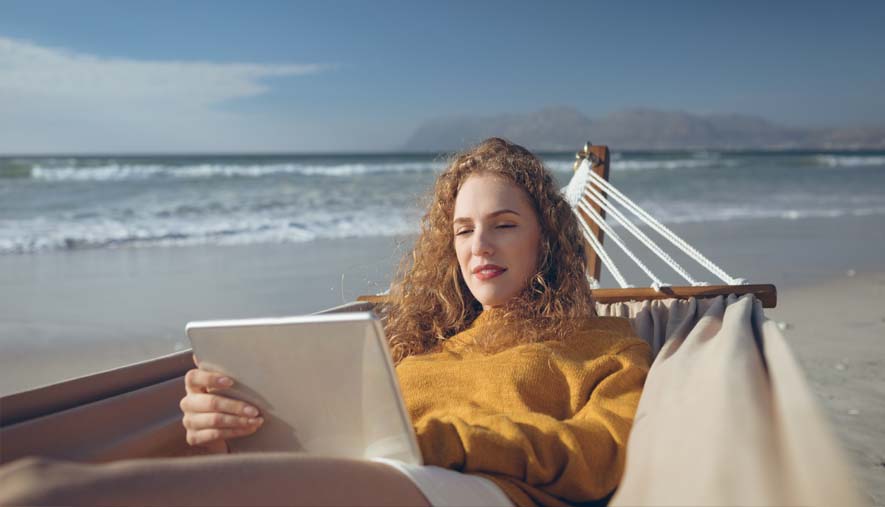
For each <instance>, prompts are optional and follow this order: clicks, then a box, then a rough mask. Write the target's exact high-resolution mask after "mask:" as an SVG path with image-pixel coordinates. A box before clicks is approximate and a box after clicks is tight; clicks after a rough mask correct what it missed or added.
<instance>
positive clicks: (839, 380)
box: [767, 270, 885, 505]
mask: <svg viewBox="0 0 885 507" xmlns="http://www.w3.org/2000/svg"><path fill="white" fill-rule="evenodd" d="M849 274H850V275H851V276H849ZM849 274H842V275H839V276H835V277H833V278H831V279H829V280H826V281H822V282H818V283H815V284H813V285H810V286H806V287H802V288H795V289H786V290H783V291H781V292H780V294H779V298H778V299H779V300H778V307H777V308H776V309H773V310H769V311H768V312H767V315H768V317H769V318H772V319H774V320H776V321H778V322H782V323H783V325H782V327H785V329H784V336H785V337H786V339H787V341H788V343H789V344H790V346H791V348H792V351H793V353H794V355H795V356H796V358H797V359H798V361H799V364H800V365H801V366H802V369H803V370H804V372H805V375H806V378H807V380H808V383H809V385H810V387H811V390H812V392H813V393H814V394H816V395H817V396H818V400H819V402H820V406H821V407H822V408H823V410H824V412H825V413H826V415H827V416H828V418H829V421H830V424H831V426H832V428H833V429H834V430H835V433H836V435H837V436H838V437H839V439H840V440H841V442H842V444H843V449H844V450H845V453H846V455H847V457H848V460H849V461H850V462H851V464H852V465H853V466H854V470H855V475H854V476H855V478H856V479H857V481H858V483H859V485H860V488H861V491H862V492H863V493H864V495H865V499H866V500H867V502H868V503H869V505H885V425H883V424H882V421H885V380H883V376H882V370H883V367H885V270H882V271H878V272H876V271H866V270H858V271H855V272H854V273H853V274H851V273H849Z"/></svg>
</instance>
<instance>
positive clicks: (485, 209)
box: [32, 138, 650, 505]
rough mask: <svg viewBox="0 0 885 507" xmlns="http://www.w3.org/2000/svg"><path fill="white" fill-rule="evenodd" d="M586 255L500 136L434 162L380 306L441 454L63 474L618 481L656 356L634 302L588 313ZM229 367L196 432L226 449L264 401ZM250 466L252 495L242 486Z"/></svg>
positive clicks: (520, 486)
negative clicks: (636, 324) (601, 313)
mask: <svg viewBox="0 0 885 507" xmlns="http://www.w3.org/2000/svg"><path fill="white" fill-rule="evenodd" d="M585 264H586V257H585V253H584V250H583V242H582V241H581V236H580V234H579V231H578V225H577V221H576V220H575V217H574V216H573V214H572V211H571V209H570V208H569V206H568V204H567V203H566V202H565V201H564V200H563V199H562V197H561V196H560V194H559V192H558V190H557V188H556V186H555V184H554V182H553V180H552V178H551V177H550V176H549V174H548V173H547V172H546V171H545V169H544V167H543V164H542V163H541V161H540V160H539V159H538V158H537V157H535V156H534V155H532V154H531V153H530V152H528V151H527V150H526V149H524V148H522V147H520V146H517V145H515V144H512V143H509V142H507V141H504V140H501V139H496V138H492V139H488V140H486V141H485V142H483V143H481V144H479V145H478V146H476V147H474V148H473V149H471V150H469V151H467V152H464V153H462V154H460V155H458V156H457V157H455V158H454V159H453V160H452V162H451V164H450V165H449V167H448V168H447V169H446V170H445V171H444V172H443V173H442V174H441V175H440V176H439V178H438V180H437V183H436V185H435V188H434V191H433V196H432V200H431V202H430V205H429V208H428V211H427V213H426V214H425V215H424V217H423V219H422V230H421V234H420V236H419V238H418V240H417V243H416V246H415V249H414V251H413V253H412V255H411V256H409V257H407V258H406V259H405V260H404V262H403V265H402V266H401V268H400V270H399V272H398V274H397V276H396V278H395V281H394V283H393V285H392V288H391V292H390V296H389V300H388V302H387V303H386V304H384V305H381V306H380V307H379V308H378V311H379V313H380V314H381V316H382V319H383V321H384V325H385V331H386V334H387V337H388V340H389V344H390V348H391V352H392V354H393V358H394V361H395V363H396V371H397V375H398V377H399V380H400V386H401V389H402V393H403V398H404V400H405V403H406V407H407V408H408V410H409V413H410V415H411V417H412V420H413V423H414V426H415V430H416V434H417V436H418V441H419V444H420V447H421V452H422V455H423V457H424V461H425V463H426V464H427V465H429V466H425V467H412V466H406V465H405V464H402V463H395V462H389V461H386V462H367V461H354V460H340V459H327V458H311V457H304V456H293V455H272V456H262V457H261V458H258V457H247V458H242V459H240V460H236V463H237V465H233V464H232V463H233V462H234V460H217V459H215V460H212V459H211V458H201V459H202V460H203V461H201V462H200V463H201V467H197V466H194V465H191V464H188V465H184V464H182V463H181V462H182V461H193V460H177V461H175V460H151V462H150V463H136V464H134V465H132V466H131V467H130V468H129V469H126V470H125V472H123V473H117V474H116V475H114V474H113V473H111V472H110V471H104V472H100V473H99V472H95V471H94V470H85V469H84V467H83V466H81V465H64V466H68V467H69V468H68V469H67V474H68V475H69V476H73V477H74V478H75V479H74V480H75V481H76V480H79V481H81V482H84V481H85V482H88V483H89V484H90V485H91V486H92V487H95V485H96V484H97V483H98V482H100V483H101V487H100V489H102V491H105V492H106V493H107V495H111V496H107V495H105V496H102V497H99V498H101V499H102V501H106V502H110V503H113V501H112V500H113V499H117V498H119V499H121V500H122V499H124V498H125V495H127V494H129V495H130V496H129V498H132V496H131V495H132V494H133V492H134V491H135V490H137V491H138V492H137V493H136V494H137V495H138V499H139V500H145V495H146V496H147V498H149V499H154V500H156V502H157V503H162V501H163V500H167V501H169V502H172V503H178V504H184V503H189V502H191V501H193V502H195V503H200V502H202V503H204V504H209V503H217V502H219V501H220V502H232V503H243V502H251V503H260V504H268V503H271V502H283V503H289V504H292V503H302V504H308V505H315V504H330V503H341V504H357V503H364V504H396V503H400V504H406V505H409V504H411V505H418V504H423V505H426V504H428V503H430V504H434V505H441V504H457V503H462V504H466V505H480V504H488V505H509V504H516V505H568V504H575V503H585V502H590V501H594V500H600V499H606V498H607V497H608V496H609V495H610V494H611V493H612V491H613V490H614V489H615V487H616V486H617V484H618V481H619V479H620V475H621V471H622V470H623V467H624V457H625V446H626V439H627V435H628V433H629V429H630V426H631V424H632V419H633V416H634V413H635V410H636V406H637V404H638V402H639V396H640V392H641V389H642V384H643V382H644V380H645V376H646V373H647V371H648V366H649V361H650V357H649V348H648V346H647V345H646V344H645V342H643V341H641V340H639V339H637V338H635V335H634V334H633V332H632V330H631V328H630V325H629V323H628V322H627V321H626V320H623V319H612V318H594V317H591V316H592V315H593V306H592V300H591V295H590V289H589V285H588V284H587V280H586V276H585V271H584V269H585ZM233 382H234V380H233V379H228V378H225V377H223V376H221V375H219V374H216V373H213V372H209V371H205V370H202V369H199V368H197V369H194V370H191V371H190V372H188V374H187V376H186V389H187V394H186V396H185V397H184V399H182V401H181V408H182V411H183V412H184V417H183V424H184V426H185V427H186V428H187V440H188V443H189V444H191V445H193V446H200V447H204V448H206V449H208V450H210V451H214V452H224V451H226V449H227V446H226V443H225V442H226V441H227V440H229V439H232V438H239V437H242V436H245V435H249V434H251V433H253V432H255V431H260V427H261V423H262V419H261V416H260V414H259V413H258V411H257V409H256V408H255V407H249V406H247V405H246V404H245V403H242V402H239V401H236V400H231V399H228V398H225V397H222V396H220V395H218V394H215V393H213V389H214V388H217V387H228V386H230V385H231V384H232V383H233ZM244 460H245V461H249V460H252V465H251V466H249V467H243V462H244ZM43 466H44V467H45V466H46V465H45V464H44V465H43ZM53 466H62V465H53ZM117 466H118V467H119V465H117ZM184 467H186V469H184ZM32 468H33V466H32ZM92 468H93V469H94V468H96V467H92ZM84 470H85V471H84ZM244 470H248V472H247V473H248V474H249V477H250V479H249V482H248V485H249V486H248V492H249V494H248V495H244V493H243V492H244V490H243V488H242V487H238V484H239V483H241V482H242V481H243V473H246V472H244ZM50 475H52V476H56V477H57V476H60V475H63V474H60V473H59V474H50ZM109 476H113V477H112V478H107V477H109ZM44 477H45V475H44ZM97 477H100V479H101V480H99V479H97ZM182 477H186V478H187V479H188V480H187V481H182V480H181V478H182ZM148 478H149V479H150V480H147V479H148ZM114 481H116V482H114ZM61 482H63V483H64V484H69V483H70V482H71V480H68V479H65V480H64V481H61ZM145 482H148V483H149V484H151V485H152V487H151V486H145V485H144V484H145ZM64 484H63V485H64ZM345 486H346V487H345ZM114 488H116V490H115V489H114ZM139 488H140V489H139ZM110 490H113V494H119V495H122V496H118V497H114V496H113V495H112V494H111V493H109V491H110ZM117 490H119V491H117ZM151 495H153V496H151ZM158 495H159V496H158ZM53 498H54V499H60V498H64V499H65V500H67V501H68V502H69V501H70V498H71V497H70V496H68V497H59V496H56V497H53ZM108 498H111V500H108ZM91 500H95V498H92V499H91ZM147 503H150V501H148V502H147Z"/></svg>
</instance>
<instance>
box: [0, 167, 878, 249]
mask: <svg viewBox="0 0 885 507" xmlns="http://www.w3.org/2000/svg"><path fill="white" fill-rule="evenodd" d="M541 156H542V158H543V160H544V162H545V164H546V165H547V167H548V168H549V170H550V171H551V172H552V174H553V175H554V177H555V179H556V180H557V182H558V184H559V185H560V186H564V185H565V184H566V183H567V182H568V179H569V177H570V176H571V173H572V166H573V161H574V155H573V154H572V153H544V154H541ZM446 160H447V159H446V156H445V155H444V154H435V153H434V154H405V153H388V154H346V155H199V156H197V155H192V156H139V157H134V156H78V157H4V158H0V255H39V254H40V253H41V252H48V251H59V250H79V249H118V248H143V247H163V248H174V247H176V246H185V245H219V246H223V245H242V244H256V243H288V242H310V241H314V240H317V239H322V238H347V237H366V236H394V235H401V234H409V233H413V232H416V231H417V228H418V221H419V218H420V216H421V213H422V207H423V206H424V204H425V203H426V200H425V199H426V197H427V192H428V191H429V189H430V186H431V185H432V182H433V180H434V178H435V177H436V175H437V174H438V173H439V172H440V171H441V170H442V169H443V168H444V167H445V164H446ZM610 179H611V181H612V182H613V183H614V184H615V185H616V186H617V187H619V188H620V189H621V190H622V191H623V192H624V193H626V194H627V195H628V196H631V197H632V198H633V199H634V200H636V202H637V203H638V204H639V205H640V206H642V207H643V208H645V209H646V210H647V211H649V212H650V213H651V214H652V215H654V216H655V217H657V218H658V219H660V220H661V221H663V222H664V223H686V222H713V221H731V220H754V219H765V218H785V219H791V220H798V219H802V218H806V217H841V216H862V215H885V152H878V151H877V152H870V151H859V152H836V151H815V152H808V151H803V152H753V151H743V152H719V151H693V152H692V151H689V152H668V153H638V152H634V153H630V152H626V153H618V152H615V153H614V154H613V157H612V163H611V177H610Z"/></svg>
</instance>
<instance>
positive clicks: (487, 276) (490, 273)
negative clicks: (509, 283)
mask: <svg viewBox="0 0 885 507" xmlns="http://www.w3.org/2000/svg"><path fill="white" fill-rule="evenodd" d="M505 271H507V269H506V268H487V269H481V270H479V271H477V272H476V273H473V276H475V277H477V278H479V279H480V280H482V281H486V280H491V279H492V278H495V277H496V276H499V275H501V274H502V273H504V272H505Z"/></svg>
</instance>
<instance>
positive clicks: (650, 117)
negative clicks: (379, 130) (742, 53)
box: [402, 107, 885, 151]
mask: <svg viewBox="0 0 885 507" xmlns="http://www.w3.org/2000/svg"><path fill="white" fill-rule="evenodd" d="M491 136H497V137H504V138H506V139H510V140H511V141H514V142H516V143H519V144H522V145H525V146H526V147H528V148H530V149H532V150H536V151H562V150H565V151H573V150H577V149H579V148H580V147H581V146H583V145H584V143H586V142H587V141H588V140H590V141H593V142H594V143H598V144H607V145H609V146H610V147H612V148H614V149H618V150H678V149H885V128H876V127H857V128H826V129H812V128H799V127H785V126H781V125H777V124H774V123H772V122H770V121H768V120H766V119H764V118H760V117H758V116H750V115H742V114H703V115H701V114H692V113H686V112H678V111H660V110H655V109H647V108H637V109H628V110H624V111H618V112H614V113H611V114H609V115H607V116H604V117H602V118H598V119H591V118H589V117H587V116H585V115H584V114H583V113H581V112H580V111H578V110H577V109H575V108H572V107H554V108H547V109H543V110H541V111H537V112H533V113H528V114H501V115H496V116H455V117H448V118H437V119H433V120H430V121H428V122H426V123H424V124H423V125H421V126H419V127H418V128H417V129H416V130H415V132H414V133H413V134H412V135H411V137H409V139H408V140H407V141H406V143H405V144H404V145H403V147H402V148H403V149H404V150H406V151H454V150H460V149H463V148H465V147H467V146H469V145H471V144H473V143H476V142H477V141H480V140H482V139H485V138H486V137H491Z"/></svg>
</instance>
